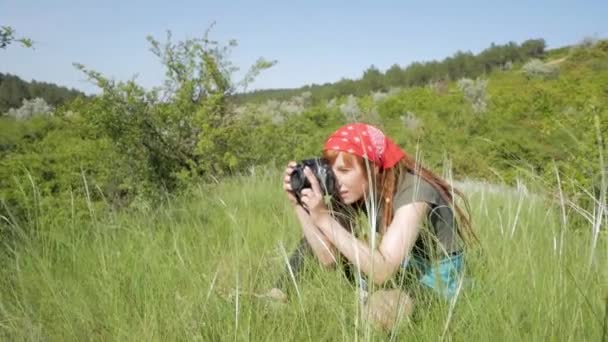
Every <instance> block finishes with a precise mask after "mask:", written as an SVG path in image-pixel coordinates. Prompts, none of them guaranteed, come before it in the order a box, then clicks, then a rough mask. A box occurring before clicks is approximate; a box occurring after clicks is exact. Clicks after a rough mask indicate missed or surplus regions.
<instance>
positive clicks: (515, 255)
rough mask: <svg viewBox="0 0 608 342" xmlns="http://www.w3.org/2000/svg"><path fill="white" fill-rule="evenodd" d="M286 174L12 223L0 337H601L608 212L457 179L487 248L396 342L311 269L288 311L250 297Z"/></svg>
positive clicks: (266, 276) (278, 231) (339, 281)
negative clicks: (449, 295)
mask: <svg viewBox="0 0 608 342" xmlns="http://www.w3.org/2000/svg"><path fill="white" fill-rule="evenodd" d="M258 172H259V171H258ZM280 178H281V176H280V174H279V173H278V172H274V171H265V172H263V173H262V174H257V175H250V176H243V177H238V178H234V179H231V180H228V181H225V182H223V183H220V184H208V185H201V186H200V187H197V188H195V189H194V190H192V191H191V193H189V194H187V195H182V196H179V197H177V198H170V199H167V200H166V201H165V203H164V204H163V205H161V206H160V207H159V208H154V209H152V208H148V207H145V206H141V208H139V209H133V210H130V211H128V212H120V213H114V212H111V211H109V210H105V211H104V210H101V211H100V210H99V209H94V208H95V207H94V206H89V208H90V211H89V213H88V214H87V215H77V211H73V210H72V208H73V206H76V205H77V204H70V202H66V205H65V207H63V208H39V210H35V211H34V212H37V213H38V214H37V216H36V217H35V218H33V220H32V221H35V222H36V224H35V225H31V226H23V225H20V226H16V225H15V224H14V222H13V223H12V225H11V226H10V229H12V230H14V231H19V232H21V233H18V234H17V233H16V235H17V236H18V243H17V244H16V247H12V246H13V245H6V246H3V248H4V249H5V250H4V252H5V253H3V255H2V259H0V260H1V266H2V268H1V269H0V339H2V340H61V341H63V340H188V341H191V340H202V341H224V340H238V341H241V340H253V341H275V340H279V341H282V340H296V341H299V340H315V341H317V340H348V341H350V340H370V339H374V340H375V339H393V340H404V339H406V338H412V339H414V338H415V339H416V340H423V341H424V340H429V341H436V340H439V339H448V340H465V339H467V340H468V339H471V340H482V341H483V340H489V339H491V338H492V339H494V338H498V339H499V340H589V341H592V340H593V341H598V340H601V338H602V334H603V329H605V327H604V325H605V324H606V322H605V315H606V313H605V311H604V310H605V305H606V304H605V303H606V302H605V301H606V296H607V295H608V292H607V291H608V283H607V280H608V248H606V247H607V246H606V245H607V236H606V231H607V229H606V220H605V216H602V214H601V213H600V215H595V216H593V214H594V213H593V212H592V211H589V210H590V209H587V211H583V210H582V209H580V208H578V210H573V209H572V208H573V207H572V205H571V206H568V205H567V203H566V202H564V205H563V206H562V205H560V201H559V200H557V201H549V200H547V199H546V198H545V197H543V196H540V195H533V194H529V193H528V192H527V191H524V190H523V189H519V190H518V189H508V188H501V187H497V186H491V185H484V184H479V183H464V184H463V187H464V191H465V193H466V194H467V195H468V196H469V199H470V202H471V207H472V214H473V222H474V226H475V228H476V232H477V234H478V235H479V237H480V240H481V244H480V245H479V246H477V247H473V248H472V249H470V250H469V251H468V255H467V281H466V282H465V283H464V285H463V290H462V291H461V292H460V294H459V296H458V297H457V300H456V303H455V305H454V307H450V306H449V305H447V304H446V303H442V302H441V301H436V302H434V303H432V305H426V306H424V305H419V306H417V307H416V308H415V310H416V314H415V316H414V319H413V321H412V322H411V323H409V324H403V325H401V326H400V327H399V328H398V329H397V330H396V331H395V332H394V333H393V334H392V335H391V334H387V333H384V332H382V331H377V330H374V329H372V328H369V327H367V326H365V325H364V324H363V323H362V322H361V321H359V320H358V314H357V312H358V310H359V304H358V294H357V292H356V290H355V289H354V288H353V286H352V285H350V284H349V283H348V281H346V280H345V279H344V277H343V276H342V275H341V273H340V272H336V271H331V270H329V271H328V270H324V269H322V268H321V267H319V266H318V265H316V264H315V263H314V262H313V263H311V267H310V268H309V270H308V271H309V272H307V273H306V275H305V276H304V277H303V278H302V279H300V281H299V282H298V284H297V285H298V288H297V289H298V292H297V293H296V292H294V293H293V294H292V296H291V300H290V301H289V302H288V303H285V304H284V303H278V302H273V301H270V300H267V299H264V298H259V297H258V296H255V293H260V292H263V291H265V290H267V289H268V288H270V287H271V286H272V284H273V282H274V281H275V279H276V278H277V277H278V276H279V275H280V274H281V272H282V271H283V269H284V265H285V251H287V253H288V252H289V251H290V250H291V249H292V248H293V247H294V245H295V244H296V243H297V241H298V240H299V237H300V232H299V227H298V226H297V222H296V220H295V217H294V215H293V214H292V213H291V211H290V208H289V207H288V204H287V203H286V200H285V196H284V194H283V193H282V190H281V189H280ZM598 208H599V206H598ZM596 209H597V208H596ZM585 213H587V214H589V217H588V219H585V218H582V219H581V217H582V216H584V214H585ZM595 214H597V212H595ZM602 217H604V220H603V221H599V222H598V220H601V218H602ZM2 219H3V220H4V221H5V222H12V220H11V218H10V217H5V218H2ZM594 224H595V225H596V226H597V225H598V224H599V227H600V229H601V232H600V233H599V235H598V236H599V237H598V239H597V243H596V244H595V245H594V243H593V229H594V228H593V227H594ZM596 231H597V229H596ZM592 253H593V255H592Z"/></svg>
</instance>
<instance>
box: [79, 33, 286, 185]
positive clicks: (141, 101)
mask: <svg viewBox="0 0 608 342" xmlns="http://www.w3.org/2000/svg"><path fill="white" fill-rule="evenodd" d="M147 39H148V41H149V42H150V44H151V51H152V53H154V54H155V55H156V56H157V57H158V58H159V59H160V60H161V62H162V64H163V66H164V67H165V71H166V79H165V82H164V84H163V86H161V87H158V88H154V89H152V90H146V89H144V88H143V87H141V86H139V85H138V84H136V83H135V81H133V80H130V81H127V82H115V81H113V80H110V79H108V78H106V77H104V76H103V75H101V74H100V73H98V72H96V71H93V70H89V69H87V68H86V67H85V66H84V65H81V64H75V66H76V67H77V68H78V69H80V70H81V71H82V72H84V73H85V74H86V75H87V76H88V77H89V78H90V79H91V80H92V81H93V82H94V83H96V84H97V86H99V87H100V88H101V89H102V94H101V95H100V96H98V97H96V98H95V99H94V100H93V101H92V103H91V104H90V105H88V106H85V108H84V110H81V111H82V114H83V115H84V116H85V117H86V118H87V119H88V120H87V121H88V122H90V123H91V125H93V126H94V127H95V130H96V131H98V132H101V134H103V135H105V136H107V137H109V138H110V139H111V140H112V141H113V142H114V143H115V144H116V146H117V147H118V149H119V150H120V151H121V153H123V154H124V155H126V156H129V161H130V163H131V165H130V168H131V169H132V170H134V172H137V173H138V174H139V177H140V178H141V179H142V180H143V181H147V182H148V184H150V185H151V186H152V187H153V188H156V189H165V190H169V191H171V190H173V189H175V188H176V186H178V185H179V181H180V179H181V178H183V177H193V176H194V177H197V176H204V175H218V174H221V173H223V172H226V171H228V170H231V169H232V168H234V167H237V166H238V161H239V156H238V153H235V151H234V149H233V148H232V147H233V146H231V144H230V142H229V141H228V139H230V137H231V136H234V135H235V134H234V132H233V130H235V129H237V126H238V116H237V115H235V111H234V106H232V104H231V102H230V100H231V99H232V95H233V94H234V93H235V91H236V90H237V89H239V88H246V87H247V85H248V84H249V83H250V82H251V81H253V79H254V78H255V76H256V75H258V74H259V72H261V71H262V70H264V69H267V68H269V67H271V66H272V65H274V64H275V63H276V62H275V61H267V60H265V59H262V58H260V59H258V61H257V62H256V63H255V64H254V65H253V66H252V67H251V68H250V69H249V71H248V72H247V73H246V74H245V76H244V78H243V79H242V80H240V81H238V82H235V81H233V80H232V74H233V73H234V72H235V71H236V70H237V68H236V67H235V66H234V65H232V63H231V62H230V60H229V59H228V56H229V53H230V51H231V49H232V48H233V47H235V46H236V41H233V40H232V41H229V42H228V44H226V45H225V44H221V43H220V42H217V41H214V40H211V39H210V38H209V30H208V31H207V32H206V33H205V35H204V36H203V37H202V38H194V39H188V40H185V41H180V42H177V43H173V42H172V41H171V32H167V39H166V42H164V43H161V42H159V41H157V40H156V39H154V38H152V37H148V38H147Z"/></svg>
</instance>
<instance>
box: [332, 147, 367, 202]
mask: <svg viewBox="0 0 608 342" xmlns="http://www.w3.org/2000/svg"><path fill="white" fill-rule="evenodd" d="M345 155H346V154H345V153H343V152H342V153H340V154H338V157H337V158H336V160H335V161H334V163H333V165H332V170H333V172H334V174H335V176H336V179H337V180H338V189H339V192H340V197H341V198H342V201H343V202H344V203H345V204H352V203H354V202H356V201H358V200H359V199H361V198H363V196H364V194H365V192H366V191H367V188H368V183H369V182H368V180H367V177H366V176H365V170H364V169H363V167H361V165H359V163H357V162H353V161H354V158H352V160H348V161H347V160H346V159H345V158H344V157H345ZM349 159H350V158H349Z"/></svg>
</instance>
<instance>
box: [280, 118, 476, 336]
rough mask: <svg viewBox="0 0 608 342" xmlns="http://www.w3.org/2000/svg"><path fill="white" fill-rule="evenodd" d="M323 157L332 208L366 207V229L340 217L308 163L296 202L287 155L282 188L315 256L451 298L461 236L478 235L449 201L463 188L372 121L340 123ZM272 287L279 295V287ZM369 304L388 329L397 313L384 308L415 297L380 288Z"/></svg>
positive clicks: (368, 276)
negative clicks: (330, 175)
mask: <svg viewBox="0 0 608 342" xmlns="http://www.w3.org/2000/svg"><path fill="white" fill-rule="evenodd" d="M323 157H324V158H326V159H327V160H328V161H329V162H330V164H331V165H332V170H333V172H334V174H335V177H336V179H337V182H338V187H339V188H338V191H339V196H340V198H339V201H338V203H341V204H342V205H343V206H344V207H343V208H341V210H338V211H337V212H338V213H344V212H350V213H351V215H352V214H353V213H354V214H355V215H356V212H357V210H360V211H363V212H365V213H366V214H367V218H368V221H369V223H370V224H369V226H371V229H370V228H369V227H368V228H367V231H366V230H365V229H364V230H361V229H357V225H356V222H355V220H354V219H352V216H351V217H348V219H347V220H345V219H344V217H342V216H340V214H337V213H335V212H333V213H332V212H331V211H330V210H329V209H328V207H327V205H326V204H325V201H324V198H323V193H322V191H321V189H320V187H319V184H318V182H317V180H316V178H315V177H314V175H313V174H312V172H311V171H310V169H308V168H306V169H305V170H304V173H305V175H306V177H307V178H308V180H309V181H310V183H311V185H312V187H311V188H310V189H304V190H302V192H301V203H302V204H301V205H299V204H298V201H297V200H296V198H295V196H294V195H293V193H292V191H291V186H290V182H289V179H290V176H291V173H292V172H293V168H294V166H295V163H294V162H290V163H289V164H288V166H287V169H286V170H285V175H284V181H283V189H284V190H285V191H286V193H287V196H288V199H289V201H290V203H291V204H292V206H293V208H294V210H295V213H296V215H297V217H298V220H299V222H300V225H301V227H302V231H303V233H304V234H303V235H304V239H305V241H306V244H307V245H308V246H309V248H310V250H312V253H313V254H314V255H315V256H316V258H317V259H318V260H319V261H320V263H321V264H322V265H324V266H331V265H333V264H335V263H336V262H337V261H339V260H340V259H341V258H344V259H346V261H347V262H348V263H349V264H351V265H354V266H355V267H357V268H358V270H360V272H361V273H362V274H363V275H364V276H365V277H364V278H363V279H362V281H361V282H359V284H360V285H361V287H363V288H364V289H365V290H373V286H372V285H373V284H376V285H381V286H382V285H384V286H386V284H387V283H388V282H389V281H393V282H394V281H397V282H398V287H400V288H402V289H404V290H405V291H408V292H409V293H411V292H412V291H413V290H414V288H415V287H418V286H422V287H425V288H428V289H431V290H433V291H434V292H436V293H437V294H439V295H440V296H442V297H444V298H447V299H449V298H452V297H453V296H454V295H455V294H456V292H457V288H458V281H459V279H460V278H461V276H460V274H461V272H462V243H461V241H464V242H469V241H471V240H473V239H475V235H474V234H473V232H472V230H471V226H470V219H469V215H468V212H467V214H465V212H464V211H463V210H462V209H461V207H460V206H458V205H457V204H455V201H454V194H456V195H458V196H460V197H462V195H461V193H460V192H459V191H457V190H456V189H454V188H453V187H451V185H449V184H448V183H447V182H446V181H445V180H443V179H441V178H440V177H438V176H437V175H435V174H434V173H432V172H431V171H429V170H427V169H425V168H424V167H422V166H421V165H419V163H417V162H416V160H414V159H413V158H411V157H410V156H409V155H408V154H406V153H405V152H404V151H402V150H401V149H400V148H399V147H398V146H397V145H396V144H395V143H393V142H392V141H391V140H390V139H389V138H387V137H386V136H385V135H384V134H383V133H382V132H381V131H380V130H379V129H377V128H375V127H373V126H371V125H367V124H363V123H356V124H348V125H345V126H343V127H341V128H339V129H338V130H337V131H336V132H334V133H333V134H332V135H331V136H330V137H329V138H328V139H327V141H326V142H325V146H324V149H323ZM465 203H466V201H465ZM454 214H455V215H454ZM375 232H377V233H378V234H375ZM366 233H367V234H366ZM365 235H367V236H368V238H367V240H368V241H365V237H364V236H365ZM370 283H371V284H370ZM273 291H275V292H274V294H275V295H279V296H280V295H281V293H280V291H279V290H273ZM277 291H278V292H277ZM367 305H369V306H371V310H372V311H374V310H375V309H378V310H380V311H382V312H384V313H383V314H380V315H375V316H378V317H369V318H371V319H372V320H374V321H375V322H376V323H379V324H380V325H382V326H384V327H387V328H388V327H390V326H391V325H392V322H393V321H394V319H393V317H391V318H389V319H386V317H383V315H384V316H385V315H386V314H387V313H390V312H393V313H394V312H396V311H395V310H397V311H399V310H402V311H403V310H405V313H409V312H411V310H412V305H413V300H412V298H410V297H409V295H407V294H405V293H403V292H402V291H400V290H397V292H395V290H391V291H379V292H375V293H373V294H372V295H371V296H370V297H369V298H368V299H367ZM391 305H392V307H391ZM387 306H388V307H389V308H388V309H387V308H386V307H387ZM374 307H375V308H374ZM364 311H366V310H364ZM372 315H374V313H372ZM382 320H385V321H386V322H382Z"/></svg>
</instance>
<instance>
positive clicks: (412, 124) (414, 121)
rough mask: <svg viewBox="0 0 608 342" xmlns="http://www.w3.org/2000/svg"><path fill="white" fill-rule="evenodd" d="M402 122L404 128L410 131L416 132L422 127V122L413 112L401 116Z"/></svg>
mask: <svg viewBox="0 0 608 342" xmlns="http://www.w3.org/2000/svg"><path fill="white" fill-rule="evenodd" d="M401 122H402V123H403V126H404V127H405V128H407V129H408V130H410V131H416V130H417V129H418V127H420V126H421V125H422V120H420V118H418V117H417V116H416V115H415V114H414V113H412V112H406V113H405V114H403V115H401Z"/></svg>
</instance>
